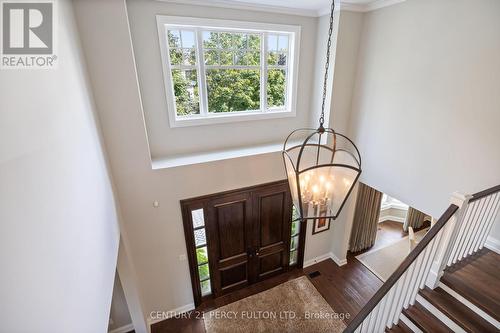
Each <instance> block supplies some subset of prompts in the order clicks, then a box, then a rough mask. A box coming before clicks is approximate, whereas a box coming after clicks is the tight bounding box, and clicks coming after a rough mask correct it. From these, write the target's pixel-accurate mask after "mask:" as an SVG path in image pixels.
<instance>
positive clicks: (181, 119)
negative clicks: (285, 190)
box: [156, 15, 300, 127]
mask: <svg viewBox="0 0 500 333" xmlns="http://www.w3.org/2000/svg"><path fill="white" fill-rule="evenodd" d="M156 21H157V26H158V37H159V41H160V53H161V61H162V67H163V77H164V85H165V92H166V97H167V107H168V118H169V123H170V127H186V126H198V125H209V124H217V123H228V122H238V121H246V120H261V119H272V118H285V117H295V116H296V104H297V81H298V68H299V50H300V45H299V44H300V26H295V25H282V24H271V23H258V22H245V21H230V20H215V19H205V18H194V17H179V16H165V15H157V16H156ZM166 26H173V27H177V28H182V27H185V28H186V29H189V28H193V27H195V28H207V29H220V30H231V31H242V32H248V33H252V32H253V33H255V32H258V33H264V36H265V35H266V33H277V34H279V33H282V34H283V33H286V34H288V35H289V59H287V68H288V71H287V83H286V94H287V95H286V96H285V106H284V107H282V108H268V107H267V95H266V92H267V76H266V75H264V73H267V58H266V55H267V50H266V45H267V42H265V41H264V40H263V41H262V42H261V50H260V54H261V55H260V60H261V64H260V71H261V84H260V85H261V90H262V89H264V93H261V103H260V110H253V111H235V112H221V113H209V112H208V110H207V109H208V106H207V105H206V103H207V100H206V98H207V96H206V94H205V87H204V86H203V85H200V82H199V89H200V94H199V98H200V114H198V115H189V116H178V115H177V111H176V105H175V95H174V89H173V84H172V75H171V73H172V72H171V66H170V56H169V52H168V38H167V33H166V31H167V29H166ZM195 37H196V40H197V42H196V44H197V45H196V56H197V65H196V66H197V68H196V70H197V71H198V73H205V68H204V63H203V55H202V54H199V51H200V50H201V36H200V35H199V34H198V35H197V36H195ZM211 67H212V66H211ZM221 67H222V66H221ZM202 76H204V74H203V75H199V77H202ZM199 81H200V80H199ZM202 81H205V80H204V78H203V80H202ZM202 90H203V91H202ZM263 96H264V97H263Z"/></svg>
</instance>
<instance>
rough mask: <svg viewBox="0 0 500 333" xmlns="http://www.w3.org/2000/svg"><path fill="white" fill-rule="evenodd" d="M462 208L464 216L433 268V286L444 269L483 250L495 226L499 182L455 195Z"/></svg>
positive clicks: (499, 193) (430, 282) (444, 244)
mask: <svg viewBox="0 0 500 333" xmlns="http://www.w3.org/2000/svg"><path fill="white" fill-rule="evenodd" d="M453 198H454V200H455V201H456V204H457V205H459V206H460V207H461V210H462V216H461V218H459V219H458V220H457V221H456V222H457V223H456V226H454V227H453V230H452V231H451V232H450V234H449V237H448V238H447V239H446V241H445V242H444V243H443V248H444V249H445V251H443V252H442V255H441V256H440V258H439V259H438V261H437V262H436V264H435V268H433V272H432V273H433V274H432V275H433V276H434V278H433V279H432V280H431V281H429V285H430V286H431V287H433V288H435V287H437V285H438V284H439V279H440V278H441V276H442V275H443V273H444V270H445V269H446V268H447V267H449V266H452V265H454V264H456V263H457V262H459V261H461V260H463V259H465V258H467V257H468V256H470V255H472V254H474V253H476V252H477V251H479V250H481V249H482V248H483V247H484V245H485V243H486V240H487V238H488V235H489V233H490V231H491V228H492V227H493V224H494V222H495V219H496V217H497V215H498V211H499V209H500V185H498V186H495V187H492V188H489V189H487V190H484V191H481V192H478V193H476V194H473V195H461V194H459V193H455V194H454V195H453Z"/></svg>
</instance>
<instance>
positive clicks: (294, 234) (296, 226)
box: [290, 206, 300, 266]
mask: <svg viewBox="0 0 500 333" xmlns="http://www.w3.org/2000/svg"><path fill="white" fill-rule="evenodd" d="M291 230H292V231H291V239H290V266H292V265H295V264H297V254H298V249H299V234H300V217H299V214H298V212H297V210H296V209H295V206H292V227H291Z"/></svg>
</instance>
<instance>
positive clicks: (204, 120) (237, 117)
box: [170, 110, 296, 128]
mask: <svg viewBox="0 0 500 333" xmlns="http://www.w3.org/2000/svg"><path fill="white" fill-rule="evenodd" d="M295 115H296V113H295V110H290V111H288V110H279V111H278V110H276V111H274V110H270V111H266V112H245V111H240V112H223V113H218V114H217V113H216V114H213V115H210V116H209V117H203V116H199V117H189V118H184V119H182V118H175V119H170V127H171V128H174V127H189V126H203V125H213V124H224V123H235V122H240V121H251V120H265V119H278V118H289V117H295Z"/></svg>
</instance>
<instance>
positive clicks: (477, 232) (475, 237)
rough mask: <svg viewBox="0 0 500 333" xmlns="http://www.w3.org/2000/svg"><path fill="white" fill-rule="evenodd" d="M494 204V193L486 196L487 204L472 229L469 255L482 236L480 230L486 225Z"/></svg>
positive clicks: (474, 249)
mask: <svg viewBox="0 0 500 333" xmlns="http://www.w3.org/2000/svg"><path fill="white" fill-rule="evenodd" d="M495 205H496V194H495V195H491V196H489V197H488V205H487V206H486V208H485V210H484V215H483V216H482V218H481V220H480V221H479V223H478V226H477V228H476V230H474V235H473V237H472V241H471V243H470V245H469V252H468V254H469V255H471V254H473V253H474V252H475V251H476V244H477V243H478V242H479V239H480V238H481V236H482V231H484V229H485V228H486V226H487V225H488V222H489V220H490V218H491V215H492V214H493V211H494V209H495Z"/></svg>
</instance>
